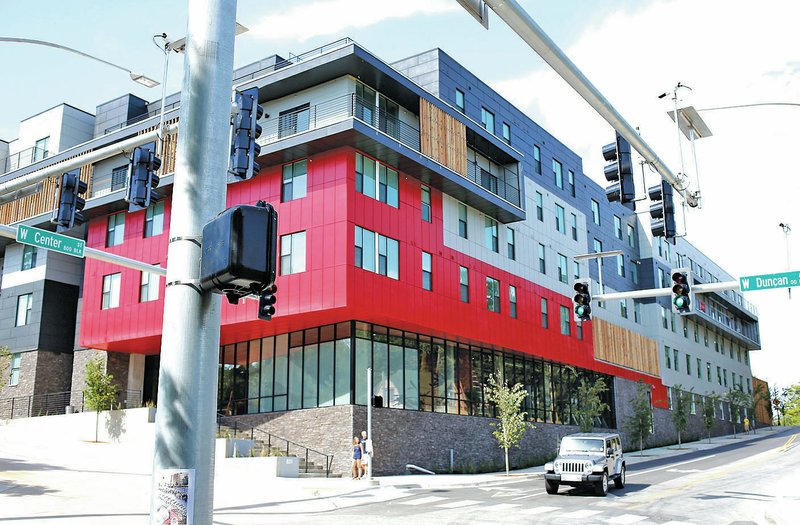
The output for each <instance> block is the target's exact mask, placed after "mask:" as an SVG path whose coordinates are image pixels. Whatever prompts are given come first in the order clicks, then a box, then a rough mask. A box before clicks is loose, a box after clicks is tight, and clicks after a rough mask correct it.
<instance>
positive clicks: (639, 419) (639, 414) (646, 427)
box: [624, 381, 653, 455]
mask: <svg viewBox="0 0 800 525" xmlns="http://www.w3.org/2000/svg"><path fill="white" fill-rule="evenodd" d="M649 393H650V385H646V384H645V383H644V382H642V381H639V386H638V389H637V392H636V397H635V398H634V399H633V402H632V403H631V408H632V409H633V414H631V415H630V416H628V418H627V419H626V420H625V425H624V427H625V431H626V432H627V433H628V435H629V436H630V437H631V439H633V440H634V441H638V442H639V455H642V451H643V450H644V443H645V441H647V438H648V437H650V434H651V433H652V431H653V407H651V406H650V396H649V395H648V394H649Z"/></svg>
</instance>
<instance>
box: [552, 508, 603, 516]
mask: <svg viewBox="0 0 800 525" xmlns="http://www.w3.org/2000/svg"><path fill="white" fill-rule="evenodd" d="M602 513H603V511H602V510H589V509H583V510H576V511H575V512H568V513H566V514H562V515H561V516H562V517H564V518H588V517H590V516H596V515H598V514H602Z"/></svg>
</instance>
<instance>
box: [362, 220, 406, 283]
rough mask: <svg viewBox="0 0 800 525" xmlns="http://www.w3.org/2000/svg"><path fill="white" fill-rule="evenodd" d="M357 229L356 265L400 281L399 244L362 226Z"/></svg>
mask: <svg viewBox="0 0 800 525" xmlns="http://www.w3.org/2000/svg"><path fill="white" fill-rule="evenodd" d="M355 228H356V229H355V250H356V251H355V265H356V266H357V267H359V268H362V269H364V270H367V271H370V272H374V273H378V274H380V275H385V276H386V277H389V278H391V279H399V278H400V270H399V268H400V263H399V260H400V257H399V243H398V242H397V241H396V240H395V239H391V238H389V237H384V236H383V235H381V234H379V233H375V232H373V231H370V230H367V229H366V228H362V227H361V226H356V227H355ZM376 254H377V260H376ZM376 263H377V264H376Z"/></svg>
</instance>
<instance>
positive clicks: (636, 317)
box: [633, 300, 642, 323]
mask: <svg viewBox="0 0 800 525" xmlns="http://www.w3.org/2000/svg"><path fill="white" fill-rule="evenodd" d="M633 322H634V323H641V322H642V305H641V304H639V303H637V302H636V301H635V300H634V301H633Z"/></svg>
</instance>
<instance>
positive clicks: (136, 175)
mask: <svg viewBox="0 0 800 525" xmlns="http://www.w3.org/2000/svg"><path fill="white" fill-rule="evenodd" d="M159 168H161V159H160V158H158V157H156V152H155V150H154V149H152V146H150V145H146V146H139V147H137V148H134V149H133V155H132V156H131V162H130V164H128V180H127V187H126V189H125V202H127V203H128V211H136V210H143V209H145V208H147V207H148V206H150V204H152V203H153V202H155V201H157V200H158V199H159V195H158V193H156V191H155V189H156V188H157V187H158V183H159V181H160V179H159V177H158V175H156V172H157V171H158V170H159Z"/></svg>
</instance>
